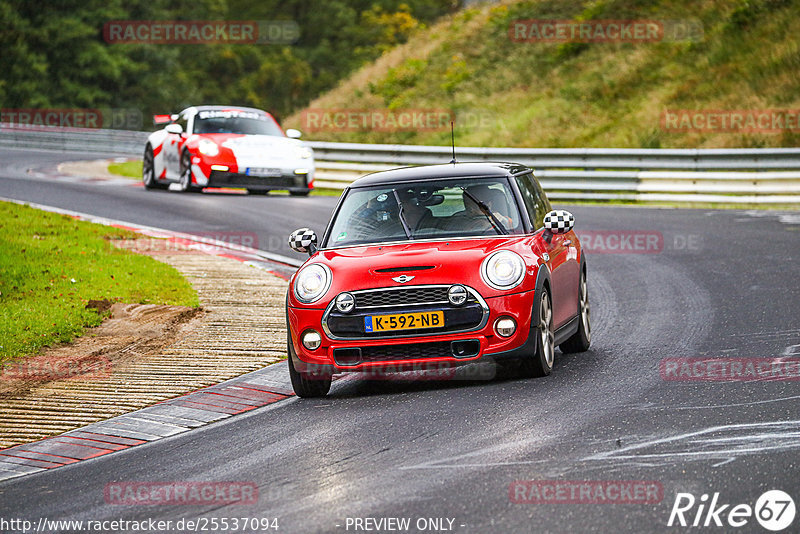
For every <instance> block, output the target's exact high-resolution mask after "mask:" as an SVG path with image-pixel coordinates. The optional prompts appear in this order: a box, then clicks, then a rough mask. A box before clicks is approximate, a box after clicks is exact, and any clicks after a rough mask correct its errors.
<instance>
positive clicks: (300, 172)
mask: <svg viewBox="0 0 800 534" xmlns="http://www.w3.org/2000/svg"><path fill="white" fill-rule="evenodd" d="M294 173H295V174H308V169H295V170H294Z"/></svg>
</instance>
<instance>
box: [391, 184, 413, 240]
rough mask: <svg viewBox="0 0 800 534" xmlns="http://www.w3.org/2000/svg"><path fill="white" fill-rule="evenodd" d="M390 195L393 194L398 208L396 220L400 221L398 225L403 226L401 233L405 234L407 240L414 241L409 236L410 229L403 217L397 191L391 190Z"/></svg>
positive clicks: (401, 204)
mask: <svg viewBox="0 0 800 534" xmlns="http://www.w3.org/2000/svg"><path fill="white" fill-rule="evenodd" d="M392 193H394V199H395V201H396V202H397V207H398V208H399V211H398V212H397V218H398V219H400V224H402V225H403V231H404V232H405V233H406V237H407V238H408V239H414V238H413V237H412V236H411V228H409V227H408V223H407V222H406V218H405V216H403V211H404V208H403V203H402V202H400V195H398V194H397V189H392Z"/></svg>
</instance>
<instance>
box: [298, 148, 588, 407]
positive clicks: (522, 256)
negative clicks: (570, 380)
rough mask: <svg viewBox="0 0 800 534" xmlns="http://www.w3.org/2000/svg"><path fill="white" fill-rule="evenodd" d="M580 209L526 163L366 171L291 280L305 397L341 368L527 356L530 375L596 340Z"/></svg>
mask: <svg viewBox="0 0 800 534" xmlns="http://www.w3.org/2000/svg"><path fill="white" fill-rule="evenodd" d="M573 224H574V218H573V216H572V214H570V213H569V212H566V211H561V210H555V211H553V210H552V209H551V207H550V203H549V202H548V200H547V197H546V196H545V194H544V192H543V191H542V188H541V186H540V185H539V183H538V182H537V181H536V178H535V177H534V176H533V172H532V171H531V169H529V168H528V167H525V166H522V165H518V164H513V163H451V164H446V165H432V166H424V167H409V168H404V169H396V170H391V171H385V172H378V173H374V174H370V175H368V176H364V177H362V178H360V179H358V180H356V181H355V182H353V184H351V185H350V187H348V188H347V190H345V191H344V193H343V194H342V197H341V200H340V201H339V204H338V206H337V207H336V210H335V211H334V215H333V217H332V219H331V221H330V223H329V224H328V228H327V229H326V230H325V234H324V235H323V237H322V241H321V242H320V243H319V244H318V241H317V235H316V234H315V233H314V231H312V230H310V229H308V228H301V229H299V230H296V231H295V232H293V233H292V235H291V236H290V237H289V245H290V246H291V247H292V248H293V249H294V250H295V251H297V252H303V253H306V252H307V253H309V254H310V256H311V257H310V258H309V259H308V261H306V262H305V264H303V266H302V267H301V268H300V269H299V270H298V271H297V272H296V273H295V274H294V276H292V279H291V280H290V282H289V293H288V296H287V305H286V315H287V323H288V338H289V339H288V353H289V373H290V375H291V380H292V385H293V387H294V390H295V392H296V393H297V395H299V396H301V397H319V396H324V395H326V394H327V393H328V391H329V389H330V385H331V377H332V375H333V374H336V373H341V372H347V371H362V372H363V371H370V370H372V371H376V370H380V369H386V368H391V369H393V370H405V369H414V368H419V366H421V365H422V366H424V365H436V366H441V365H445V366H449V365H454V366H455V365H461V364H464V363H468V362H475V361H477V360H480V359H482V358H487V359H489V358H491V359H493V360H495V361H502V360H518V361H519V363H520V366H519V367H520V369H521V370H522V372H523V374H525V375H526V376H544V375H548V374H550V372H551V370H552V369H553V357H554V351H555V345H558V346H559V347H560V348H561V350H562V352H582V351H585V350H587V349H588V348H589V342H590V339H591V329H590V325H589V297H588V293H587V287H586V260H585V258H584V255H583V253H582V252H581V245H580V242H579V241H578V238H577V236H576V235H575V233H574V232H573V231H572V227H573Z"/></svg>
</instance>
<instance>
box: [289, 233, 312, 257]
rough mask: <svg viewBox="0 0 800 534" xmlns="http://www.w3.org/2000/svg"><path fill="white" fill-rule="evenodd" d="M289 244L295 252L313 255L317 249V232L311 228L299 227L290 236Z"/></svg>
mask: <svg viewBox="0 0 800 534" xmlns="http://www.w3.org/2000/svg"><path fill="white" fill-rule="evenodd" d="M289 246H290V247H291V249H292V250H294V251H295V252H301V253H305V252H307V253H308V254H309V255H312V254H314V253H315V252H316V251H317V233H316V232H315V231H314V230H311V229H310V228H299V229H297V230H295V231H294V232H292V233H291V235H290V236H289Z"/></svg>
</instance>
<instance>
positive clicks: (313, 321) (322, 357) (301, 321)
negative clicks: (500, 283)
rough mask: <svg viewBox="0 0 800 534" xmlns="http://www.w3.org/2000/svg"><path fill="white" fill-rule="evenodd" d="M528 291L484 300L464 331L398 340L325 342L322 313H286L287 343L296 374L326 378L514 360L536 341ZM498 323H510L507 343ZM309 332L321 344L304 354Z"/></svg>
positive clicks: (328, 338)
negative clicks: (483, 309)
mask: <svg viewBox="0 0 800 534" xmlns="http://www.w3.org/2000/svg"><path fill="white" fill-rule="evenodd" d="M534 294H535V292H534V291H526V292H522V293H516V294H512V295H504V296H501V297H495V298H487V299H485V302H486V304H487V307H488V313H487V317H486V320H483V321H481V322H480V324H479V326H478V327H477V328H474V329H471V330H468V331H457V332H453V333H447V332H440V333H436V332H430V331H427V332H425V333H423V334H409V335H405V336H402V337H399V336H396V335H395V336H392V335H386V336H380V337H376V336H373V337H357V338H343V337H339V336H331V334H330V332H329V331H327V329H326V328H323V318H324V316H325V310H322V309H305V308H292V307H290V308H288V310H287V316H288V320H289V327H290V338H291V340H292V343H293V347H294V353H295V355H296V359H295V360H294V363H295V366H296V368H297V369H298V370H299V371H304V370H305V368H306V367H309V368H313V369H320V368H322V369H326V370H327V371H328V372H331V373H339V372H347V371H361V370H366V369H375V368H381V367H390V368H392V369H395V370H403V369H404V368H409V369H413V368H416V367H418V366H419V365H420V364H422V365H429V364H436V365H447V364H449V365H461V364H464V363H470V362H475V361H477V360H480V359H481V358H484V357H486V358H490V357H491V358H493V359H495V358H516V357H520V356H523V355H525V354H527V353H529V352H530V351H531V350H535V346H536V345H535V343H536V336H535V335H533V333H532V332H531V327H532V324H531V311H532V310H533V302H534ZM501 317H512V318H513V319H514V320H515V321H516V324H517V329H516V331H515V332H514V334H512V335H511V336H510V337H507V338H504V337H501V336H499V335H498V334H497V333H496V332H495V330H494V324H495V322H496V321H497V319H499V318H501ZM307 330H315V331H316V332H318V333H319V334H320V335H321V337H322V344H321V345H320V347H319V348H317V349H315V350H308V349H306V348H305V347H304V346H303V344H302V343H301V341H300V336H301V335H302V334H303V333H304V332H306V331H307Z"/></svg>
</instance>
